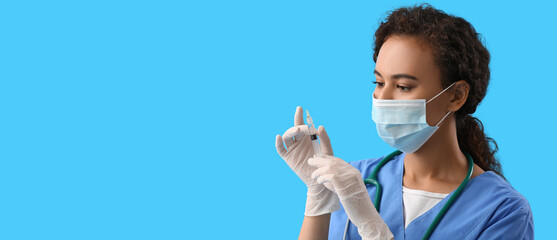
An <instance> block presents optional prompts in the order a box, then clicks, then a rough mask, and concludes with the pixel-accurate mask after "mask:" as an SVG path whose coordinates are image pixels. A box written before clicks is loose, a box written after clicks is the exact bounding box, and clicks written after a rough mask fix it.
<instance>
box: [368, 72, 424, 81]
mask: <svg viewBox="0 0 557 240" xmlns="http://www.w3.org/2000/svg"><path fill="white" fill-rule="evenodd" d="M373 73H375V74H377V75H379V77H383V76H381V73H379V72H378V71H377V70H376V69H374V70H373ZM391 78H393V79H395V80H396V79H400V78H407V79H411V80H416V81H418V78H417V77H415V76H412V75H410V74H406V73H399V74H394V75H392V76H391Z"/></svg>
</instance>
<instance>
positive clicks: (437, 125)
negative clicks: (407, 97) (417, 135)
mask: <svg viewBox="0 0 557 240" xmlns="http://www.w3.org/2000/svg"><path fill="white" fill-rule="evenodd" d="M455 83H456V82H453V83H452V84H451V85H449V86H448V87H447V88H445V89H443V91H441V92H440V93H438V94H437V95H435V97H432V98H431V99H429V101H427V102H426V104H428V103H429V102H431V101H433V99H435V98H437V97H439V95H441V94H443V93H444V92H445V91H447V90H449V88H451V87H452V86H454V85H455ZM449 114H451V111H449V112H448V113H447V114H445V116H444V117H443V118H441V121H439V122H438V123H437V124H436V125H435V126H436V127H439V124H441V123H442V122H443V120H445V118H447V117H448V116H449Z"/></svg>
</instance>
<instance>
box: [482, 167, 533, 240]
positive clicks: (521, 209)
mask: <svg viewBox="0 0 557 240" xmlns="http://www.w3.org/2000/svg"><path fill="white" fill-rule="evenodd" d="M474 179H477V180H474ZM474 179H472V180H471V182H473V186H471V187H472V189H473V190H474V191H472V192H473V193H472V194H473V195H475V196H476V197H474V199H475V200H476V201H477V202H476V204H477V205H478V206H477V207H480V208H479V209H481V208H484V209H485V210H487V211H486V212H485V215H484V217H485V220H484V221H485V222H484V224H485V225H484V227H483V229H484V230H483V233H482V235H484V236H496V235H498V234H502V233H504V232H506V234H509V233H511V232H513V233H514V234H515V236H522V237H519V238H520V239H522V238H526V239H528V238H529V236H533V228H534V222H533V216H532V210H531V208H530V204H529V203H528V200H527V199H526V198H525V197H524V196H523V195H522V194H520V193H519V192H518V191H517V190H516V189H514V188H513V187H512V186H511V185H510V184H509V183H508V182H507V181H506V180H505V179H503V178H502V177H501V176H499V175H497V174H496V173H494V172H492V171H487V172H485V173H483V174H481V175H480V176H478V177H476V178H474ZM480 195H482V196H485V197H478V196H480ZM517 239H518V238H517Z"/></svg>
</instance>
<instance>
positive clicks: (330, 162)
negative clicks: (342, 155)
mask: <svg viewBox="0 0 557 240" xmlns="http://www.w3.org/2000/svg"><path fill="white" fill-rule="evenodd" d="M308 164H309V165H310V166H313V167H316V168H320V167H324V166H335V165H336V160H335V159H329V158H323V157H313V158H309V159H308Z"/></svg>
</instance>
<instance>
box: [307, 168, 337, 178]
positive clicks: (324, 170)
mask: <svg viewBox="0 0 557 240" xmlns="http://www.w3.org/2000/svg"><path fill="white" fill-rule="evenodd" d="M325 174H332V172H331V168H330V167H329V166H324V167H320V168H317V169H315V171H313V172H312V173H311V179H317V178H319V177H321V176H323V175H325Z"/></svg>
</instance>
